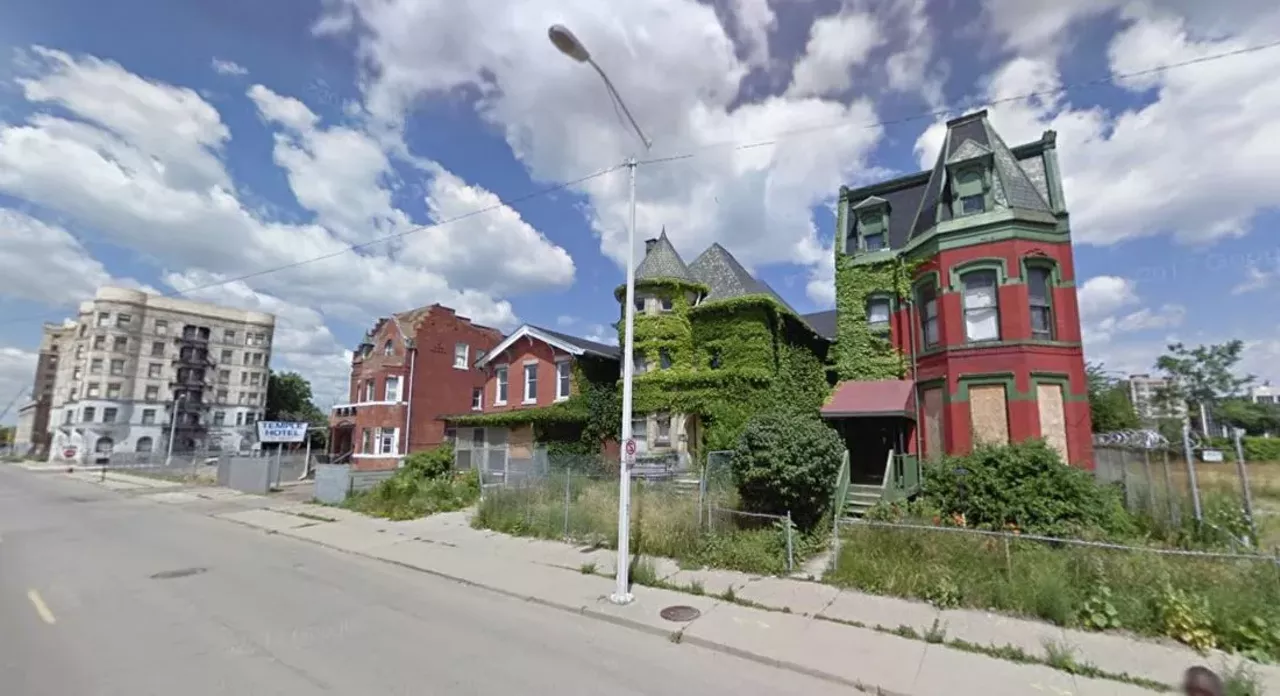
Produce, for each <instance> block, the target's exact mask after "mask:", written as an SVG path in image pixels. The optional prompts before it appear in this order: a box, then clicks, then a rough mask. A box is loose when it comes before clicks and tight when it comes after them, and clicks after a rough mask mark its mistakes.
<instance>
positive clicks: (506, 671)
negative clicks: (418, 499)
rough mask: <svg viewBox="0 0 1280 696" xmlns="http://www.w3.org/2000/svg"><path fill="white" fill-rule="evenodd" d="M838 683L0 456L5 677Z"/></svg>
mask: <svg viewBox="0 0 1280 696" xmlns="http://www.w3.org/2000/svg"><path fill="white" fill-rule="evenodd" d="M850 691H851V689H849V688H847V687H841V686H837V685H834V684H831V683H828V682H824V681H820V680H817V679H813V678H810V677H806V676H803V675H798V674H794V673H791V672H787V671H784V670H778V669H774V668H770V667H766V666H764V665H760V664H757V663H754V662H750V661H746V660H742V659H739V658H735V657H731V656H728V655H723V654H720V653H716V652H713V651H710V650H704V649H701V648H696V647H693V646H689V645H674V644H672V643H670V642H668V641H666V640H663V639H662V638H659V637H656V636H652V635H649V634H645V633H641V632H637V631H634V630H632V629H627V628H623V627H620V626H616V625H613V624H610V623H606V622H601V621H598V620H593V619H589V618H586V617H581V616H576V615H572V614H569V613H566V612H562V611H558V610H555V609H551V608H547V607H542V606H539V605H535V604H530V603H527V602H521V601H519V600H515V599H511V598H508V597H504V596H500V595H496V594H493V593H490V592H487V591H485V590H481V589H476V588H469V587H465V586H461V585H458V584H455V583H452V582H449V581H447V580H443V579H440V578H436V577H433V576H429V575H424V574H421V573H416V572H414V571H411V570H408V569H404V568H400V567H398V566H393V565H388V564H383V563H380V562H377V561H371V560H366V559H362V558H358V557H354V556H350V555H346V554H341V553H338V552H335V551H330V550H328V549H324V548H321V547H318V546H314V545H311V544H307V543H305V542H301V541H295V540H291V539H286V538H282V537H278V536H272V535H266V534H263V533H262V532H259V531H255V530H252V529H248V528H243V527H240V526H238V525H235V524H231V523H228V522H225V521H220V520H215V519H212V518H209V517H206V516H204V515H201V514H199V513H198V512H196V511H193V510H189V509H183V508H180V507H174V506H168V505H162V504H158V503H155V502H151V501H146V500H142V499H137V498H130V497H127V496H124V495H120V494H117V493H112V492H109V491H105V490H102V489H99V488H97V487H95V486H92V485H90V484H85V483H81V482H77V481H72V480H69V479H66V478H63V477H60V476H57V475H51V474H36V473H31V472H26V471H21V470H16V469H13V468H10V467H5V466H2V465H0V692H3V693H4V694H6V696H37V695H45V694H48V695H50V696H68V695H70V694H121V695H122V696H124V695H127V696H143V695H145V694H156V695H163V696H171V695H173V694H183V695H184V696H202V695H205V694H236V695H237V696H242V695H243V694H254V695H255V696H258V695H263V696H265V695H267V694H290V695H292V694H353V695H358V696H377V695H382V694H430V695H432V696H435V695H436V694H447V695H450V696H452V695H454V694H458V695H462V694H477V695H483V696H499V695H501V696H506V695H508V694H509V695H511V696H527V695H537V694H555V695H556V696H574V695H576V694H582V695H583V696H601V695H603V694H607V695H608V696H628V695H632V694H637V695H638V694H653V695H655V696H657V695H661V696H672V695H673V694H697V695H698V696H715V695H717V694H725V695H726V696H727V695H729V694H732V695H733V696H743V695H744V694H792V693H794V694H805V695H806V696H824V695H826V694H836V693H840V694H847V693H849V692H850Z"/></svg>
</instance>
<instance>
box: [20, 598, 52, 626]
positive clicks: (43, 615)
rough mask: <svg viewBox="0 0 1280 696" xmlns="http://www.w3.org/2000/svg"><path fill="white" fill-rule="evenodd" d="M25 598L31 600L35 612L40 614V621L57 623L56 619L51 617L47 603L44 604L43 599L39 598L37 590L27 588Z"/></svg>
mask: <svg viewBox="0 0 1280 696" xmlns="http://www.w3.org/2000/svg"><path fill="white" fill-rule="evenodd" d="M27 599H29V600H31V605H32V606H34V607H35V608H36V613H37V614H39V615H40V620H41V621H44V622H45V623H47V624H55V623H58V620H57V619H55V618H53V612H51V611H49V605H47V604H45V603H44V600H43V599H41V598H40V593H39V592H36V591H35V590H27Z"/></svg>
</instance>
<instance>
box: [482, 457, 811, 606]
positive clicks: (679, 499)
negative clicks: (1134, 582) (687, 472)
mask: <svg viewBox="0 0 1280 696" xmlns="http://www.w3.org/2000/svg"><path fill="white" fill-rule="evenodd" d="M568 488H569V491H568V492H569V495H568V499H569V505H568V514H567V515H566V514H565V497H566V496H565V482H564V479H563V478H559V479H557V478H556V477H554V476H553V477H551V479H550V480H548V481H547V482H545V483H544V484H541V485H532V486H524V487H512V488H503V489H497V490H494V491H493V492H492V493H486V495H485V499H484V500H483V501H481V503H480V507H479V509H478V510H477V512H476V516H475V517H474V518H473V520H472V524H473V526H475V527H477V528H480V529H491V530H494V531H497V532H502V533H504V534H512V535H516V536H528V537H536V538H540V539H567V540H572V541H575V542H579V543H583V544H589V545H595V546H601V547H608V548H616V546H617V541H618V538H617V534H618V531H617V530H618V486H617V483H616V482H612V481H607V480H598V479H589V478H586V477H574V478H572V479H570V481H569V485H568ZM719 505H721V506H730V505H732V501H731V500H723V501H720V502H719ZM631 509H632V518H631V532H632V538H631V550H632V553H635V554H637V555H640V554H643V555H646V556H653V557H665V558H673V559H676V560H677V561H679V562H680V564H681V565H682V566H685V567H703V566H707V567H713V568H725V569H730V570H740V571H743V572H750V573H758V574H762V575H773V574H782V573H785V572H786V571H787V548H786V546H787V545H786V534H785V532H784V530H783V529H781V528H780V527H778V526H775V525H773V524H770V522H769V520H759V519H752V518H746V517H743V516H739V515H731V514H727V513H717V514H716V519H715V520H714V524H712V525H711V529H710V530H707V529H706V528H705V523H704V525H700V524H699V520H698V505H697V492H696V491H688V490H677V489H675V488H673V487H671V486H668V485H662V484H658V485H654V484H645V483H640V482H638V483H636V485H635V487H634V488H633V490H632V497H631ZM730 518H732V519H730ZM793 543H794V544H795V556H796V559H797V561H798V560H799V559H802V558H803V556H804V555H805V554H806V553H808V552H810V551H812V550H815V549H816V547H817V546H818V545H819V544H820V543H821V542H820V540H810V539H806V538H805V537H803V536H802V535H799V534H795V535H794V537H793ZM637 582H638V581H637Z"/></svg>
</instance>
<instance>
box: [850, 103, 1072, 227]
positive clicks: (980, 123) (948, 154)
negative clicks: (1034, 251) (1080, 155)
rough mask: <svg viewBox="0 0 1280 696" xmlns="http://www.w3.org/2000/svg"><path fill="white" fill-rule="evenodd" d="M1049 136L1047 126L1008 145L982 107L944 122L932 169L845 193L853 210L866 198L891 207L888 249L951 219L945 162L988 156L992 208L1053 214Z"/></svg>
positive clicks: (1052, 139)
mask: <svg viewBox="0 0 1280 696" xmlns="http://www.w3.org/2000/svg"><path fill="white" fill-rule="evenodd" d="M1054 140H1055V134H1054V133H1053V131H1046V132H1045V134H1044V135H1043V137H1041V139H1040V140H1038V141H1036V142H1032V143H1027V144H1025V145H1020V146H1018V147H1015V148H1012V149H1011V148H1010V147H1009V146H1008V145H1006V144H1005V142H1004V140H1003V139H1002V138H1001V137H1000V135H999V134H998V133H997V132H996V131H995V128H993V127H992V126H991V122H990V121H989V120H988V119H987V112H986V111H979V112H977V113H973V114H968V115H965V116H962V117H960V118H957V119H954V120H952V121H948V122H947V132H946V135H945V136H944V138H943V143H942V148H941V150H939V152H938V157H937V159H936V160H935V164H934V166H933V168H931V169H928V170H925V171H922V172H918V173H915V174H909V175H907V176H904V177H900V178H898V179H893V180H891V181H886V182H882V183H879V184H873V185H871V186H865V187H862V188H859V189H854V190H849V191H847V192H845V194H844V195H845V197H846V200H848V201H849V203H850V204H851V205H852V206H853V208H854V209H858V208H859V207H860V206H861V204H863V203H866V202H867V201H868V199H871V198H879V199H882V200H884V201H885V202H887V203H888V204H889V208H890V210H891V211H892V212H891V213H890V215H889V248H891V249H900V248H902V247H903V246H906V244H907V242H909V241H910V240H911V239H912V238H913V237H915V236H918V235H922V234H925V233H926V232H928V231H929V230H930V229H932V228H933V227H934V226H935V225H937V223H938V222H939V221H942V220H950V219H951V217H952V216H951V208H950V206H949V205H947V203H946V195H947V193H946V191H947V189H946V182H947V175H948V166H949V165H954V164H959V163H962V162H964V161H967V160H970V159H976V158H979V157H990V158H991V162H992V165H993V166H992V174H993V176H992V191H991V193H992V198H993V200H994V203H995V206H996V207H997V208H1015V209H1019V210H1029V211H1036V212H1043V213H1052V212H1053V211H1052V207H1051V206H1050V204H1049V200H1050V197H1049V184H1048V180H1047V178H1046V175H1045V164H1044V158H1043V155H1044V151H1045V150H1046V149H1049V148H1052V147H1053V143H1054ZM844 233H848V230H844Z"/></svg>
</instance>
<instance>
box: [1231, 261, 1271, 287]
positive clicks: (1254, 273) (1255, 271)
mask: <svg viewBox="0 0 1280 696" xmlns="http://www.w3.org/2000/svg"><path fill="white" fill-rule="evenodd" d="M1277 266H1278V267H1277V268H1274V269H1270V270H1268V269H1266V268H1263V267H1262V266H1259V265H1258V264H1257V263H1248V264H1246V265H1245V267H1244V278H1242V279H1241V280H1240V282H1239V283H1237V284H1236V285H1235V286H1234V287H1232V288H1231V294H1232V295H1243V294H1245V293H1250V292H1257V291H1259V290H1265V289H1267V288H1268V287H1270V286H1271V284H1272V283H1274V282H1275V280H1276V275H1277V273H1280V264H1277Z"/></svg>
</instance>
